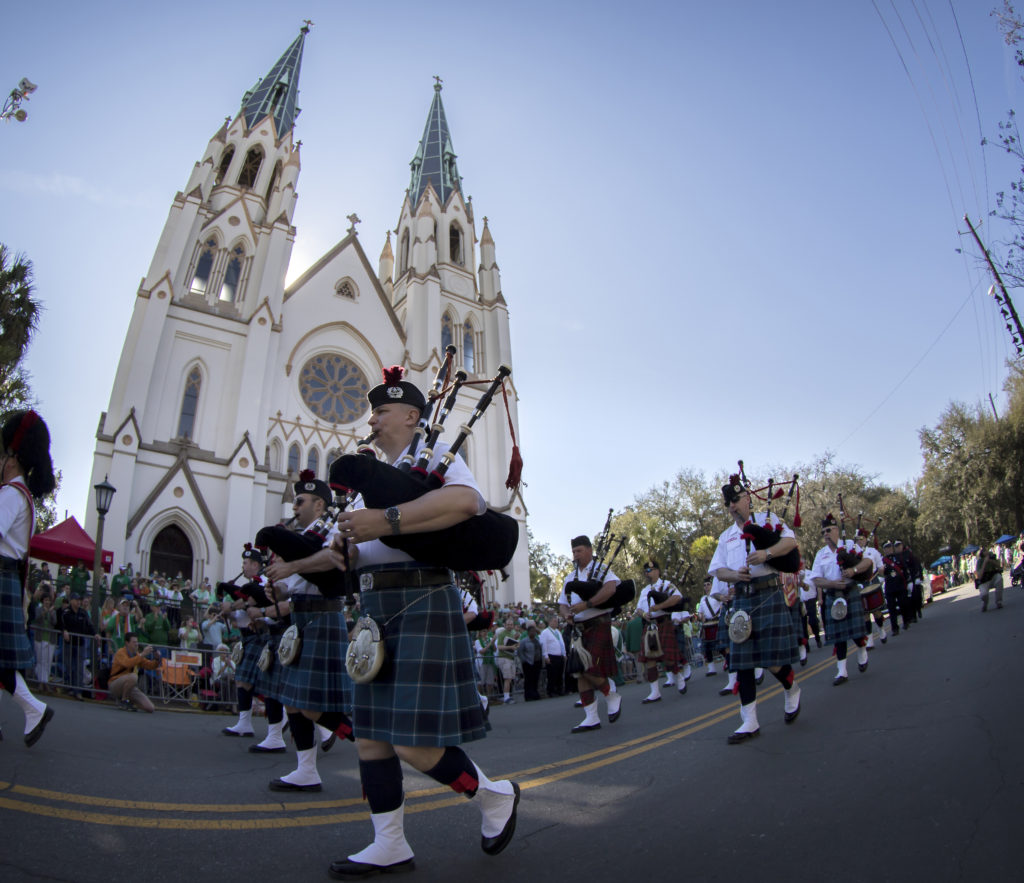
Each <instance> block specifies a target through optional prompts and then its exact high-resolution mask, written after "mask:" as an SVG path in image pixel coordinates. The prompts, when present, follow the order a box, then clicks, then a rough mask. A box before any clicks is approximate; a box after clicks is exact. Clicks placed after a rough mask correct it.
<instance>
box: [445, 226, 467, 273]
mask: <svg viewBox="0 0 1024 883" xmlns="http://www.w3.org/2000/svg"><path fill="white" fill-rule="evenodd" d="M448 257H449V258H450V259H451V262H452V263H453V264H458V265H459V266H460V267H464V266H466V259H465V257H464V256H463V254H462V230H460V229H459V225H458V224H456V223H454V222H453V223H452V225H451V226H450V227H449V228H448Z"/></svg>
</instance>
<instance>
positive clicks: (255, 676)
mask: <svg viewBox="0 0 1024 883" xmlns="http://www.w3.org/2000/svg"><path fill="white" fill-rule="evenodd" d="M266 643H267V636H266V635H245V636H244V637H243V638H242V647H243V648H245V652H244V653H243V654H242V661H241V662H239V663H238V665H237V666H235V683H236V684H252V685H253V686H255V685H256V682H257V681H258V680H259V676H260V669H259V666H258V665H257V664H256V662H257V661H258V660H259V658H260V653H262V652H263V645H264V644H266Z"/></svg>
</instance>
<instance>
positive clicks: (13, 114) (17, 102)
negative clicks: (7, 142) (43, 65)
mask: <svg viewBox="0 0 1024 883" xmlns="http://www.w3.org/2000/svg"><path fill="white" fill-rule="evenodd" d="M37 88H38V87H37V86H36V84H35V83H33V82H32V81H31V80H30V79H29V78H28V77H22V78H21V80H20V81H19V82H18V85H17V86H15V87H14V88H13V89H11V94H10V95H8V96H7V98H6V100H5V101H4V106H3V110H0V120H3V121H4V122H5V123H6V122H8V121H10V120H12V119H14V120H17V121H18V122H19V123H23V122H25V120H26V119H28V111H26V110H25V108H23V107H22V106H21V104H22V102H23V101H28V96H29V95H31V94H32V93H33V92H35V91H36V89H37Z"/></svg>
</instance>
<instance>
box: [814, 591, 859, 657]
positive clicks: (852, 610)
mask: <svg viewBox="0 0 1024 883" xmlns="http://www.w3.org/2000/svg"><path fill="white" fill-rule="evenodd" d="M837 597H839V596H838V594H836V593H834V592H827V593H826V594H825V603H824V604H822V607H824V608H825V610H824V617H825V640H826V641H827V642H828V643H829V644H842V643H844V642H846V641H856V640H857V639H858V638H863V637H865V636H866V635H867V633H868V631H867V629H866V628H865V627H864V604H863V603H862V602H861V600H860V590H859V589H852V590H851V591H849V592H847V593H846V596H845V597H846V603H847V604H848V605H849V610H848V611H847V613H846V619H841V620H839V621H838V622H836V620H834V619H833V618H832V602H833V601H834V600H835V599H836V598H837Z"/></svg>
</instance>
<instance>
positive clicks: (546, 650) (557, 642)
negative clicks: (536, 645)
mask: <svg viewBox="0 0 1024 883" xmlns="http://www.w3.org/2000/svg"><path fill="white" fill-rule="evenodd" d="M540 647H541V654H542V657H543V659H542V661H543V663H544V665H545V666H546V667H547V671H548V696H563V695H564V694H565V640H564V639H563V638H562V633H561V632H560V631H559V630H558V617H557V616H550V617H548V625H547V628H546V629H544V630H543V631H542V632H541V633H540Z"/></svg>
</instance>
